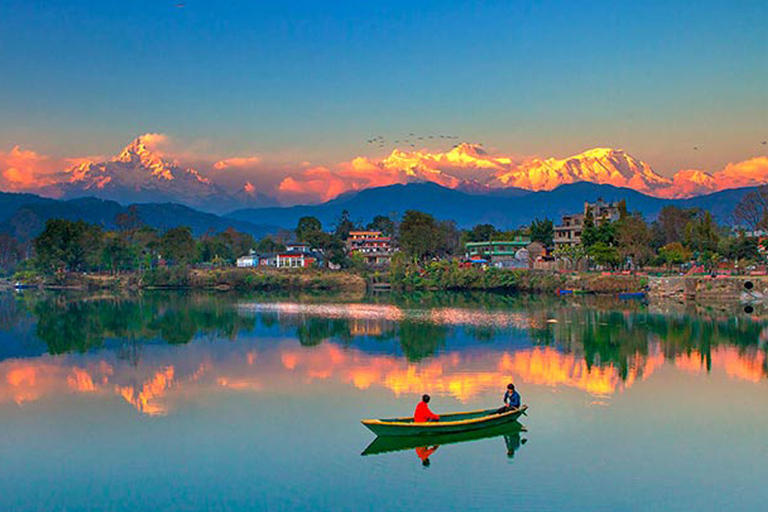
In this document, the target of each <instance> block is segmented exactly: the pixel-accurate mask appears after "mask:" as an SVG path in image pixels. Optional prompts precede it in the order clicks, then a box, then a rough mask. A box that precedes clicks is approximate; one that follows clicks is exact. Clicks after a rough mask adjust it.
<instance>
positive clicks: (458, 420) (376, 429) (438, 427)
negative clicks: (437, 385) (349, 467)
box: [362, 405, 528, 436]
mask: <svg viewBox="0 0 768 512" xmlns="http://www.w3.org/2000/svg"><path fill="white" fill-rule="evenodd" d="M527 408H528V406H527V405H524V406H522V407H520V408H519V409H515V410H512V411H507V412H503V413H501V414H499V413H497V412H496V411H498V409H483V410H480V411H470V412H455V413H452V414H441V415H440V421H427V422H424V423H414V422H413V417H412V416H411V417H408V418H390V419H379V420H363V421H362V423H363V425H365V426H366V427H368V429H369V430H370V431H371V432H373V433H374V434H376V435H377V436H426V435H432V434H441V433H442V434H446V433H451V432H467V431H470V430H481V429H484V428H488V427H495V426H497V425H503V424H505V423H510V422H513V421H515V420H516V419H517V418H519V417H520V415H521V414H523V413H524V412H525V410H526V409H527Z"/></svg>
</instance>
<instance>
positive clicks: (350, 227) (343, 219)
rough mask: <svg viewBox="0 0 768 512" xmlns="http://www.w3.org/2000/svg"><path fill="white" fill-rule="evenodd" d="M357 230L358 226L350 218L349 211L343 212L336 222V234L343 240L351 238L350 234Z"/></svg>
mask: <svg viewBox="0 0 768 512" xmlns="http://www.w3.org/2000/svg"><path fill="white" fill-rule="evenodd" d="M356 229H357V225H356V224H355V223H354V222H352V220H351V219H350V218H349V210H343V211H342V212H341V215H340V216H339V218H338V220H337V221H336V229H335V230H334V234H335V235H336V236H337V237H339V238H340V239H341V240H346V239H347V238H349V232H350V231H354V230H356Z"/></svg>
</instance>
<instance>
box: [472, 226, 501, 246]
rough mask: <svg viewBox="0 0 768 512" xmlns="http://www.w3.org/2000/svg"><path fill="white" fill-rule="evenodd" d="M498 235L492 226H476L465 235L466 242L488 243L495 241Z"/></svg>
mask: <svg viewBox="0 0 768 512" xmlns="http://www.w3.org/2000/svg"><path fill="white" fill-rule="evenodd" d="M498 235H499V232H498V231H497V230H496V228H495V227H494V226H493V224H478V225H476V226H475V227H473V228H472V229H470V230H469V231H467V234H466V237H465V238H466V241H467V242H489V241H492V240H495V239H496V238H497V237H498Z"/></svg>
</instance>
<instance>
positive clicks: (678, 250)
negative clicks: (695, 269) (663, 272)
mask: <svg viewBox="0 0 768 512" xmlns="http://www.w3.org/2000/svg"><path fill="white" fill-rule="evenodd" d="M659 256H661V259H663V260H664V263H666V264H667V266H672V265H680V264H681V263H685V262H686V261H690V259H691V251H689V250H688V249H686V248H685V247H684V246H683V244H681V243H680V242H672V243H669V244H667V245H665V246H664V247H662V248H660V249H659Z"/></svg>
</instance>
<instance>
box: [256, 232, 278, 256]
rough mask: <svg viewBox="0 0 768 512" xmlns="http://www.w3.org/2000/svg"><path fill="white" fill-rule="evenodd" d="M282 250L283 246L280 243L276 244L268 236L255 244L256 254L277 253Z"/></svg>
mask: <svg viewBox="0 0 768 512" xmlns="http://www.w3.org/2000/svg"><path fill="white" fill-rule="evenodd" d="M284 250H285V245H284V244H281V243H280V242H276V241H275V240H274V239H272V237H270V236H265V237H264V238H262V239H261V240H259V243H258V244H256V252H258V253H260V254H266V253H269V252H279V251H284Z"/></svg>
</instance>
